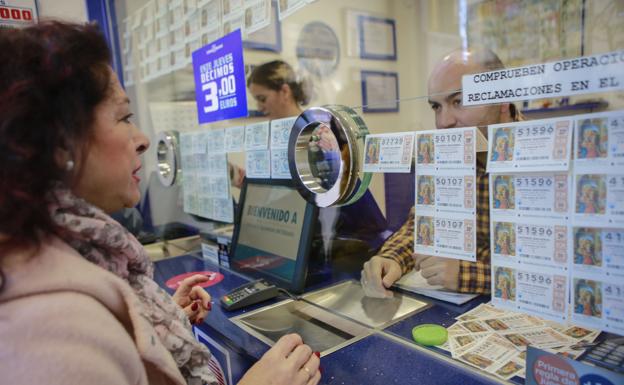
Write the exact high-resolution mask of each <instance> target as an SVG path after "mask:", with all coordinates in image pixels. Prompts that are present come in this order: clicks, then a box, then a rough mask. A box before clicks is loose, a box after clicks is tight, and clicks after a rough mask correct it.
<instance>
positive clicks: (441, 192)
mask: <svg viewBox="0 0 624 385" xmlns="http://www.w3.org/2000/svg"><path fill="white" fill-rule="evenodd" d="M476 194H477V190H476V183H475V176H474V175H458V174H455V173H450V174H445V171H439V172H438V173H437V174H436V175H417V176H416V212H417V213H421V214H423V215H425V214H431V215H435V214H436V213H440V212H449V213H452V212H458V211H460V212H465V213H469V214H473V215H474V214H475V213H476Z"/></svg>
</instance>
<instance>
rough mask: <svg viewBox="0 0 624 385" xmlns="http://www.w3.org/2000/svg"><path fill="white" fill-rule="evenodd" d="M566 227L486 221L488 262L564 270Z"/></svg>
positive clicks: (543, 223)
mask: <svg viewBox="0 0 624 385" xmlns="http://www.w3.org/2000/svg"><path fill="white" fill-rule="evenodd" d="M568 237H569V235H568V227H567V226H565V225H563V224H560V223H559V222H555V221H552V222H551V223H550V224H549V223H547V222H544V221H543V222H540V224H536V223H523V222H514V221H497V220H491V221H490V250H491V253H492V261H496V262H498V261H501V262H503V263H509V264H511V265H518V266H522V265H526V266H543V267H549V268H556V269H558V270H560V271H563V270H567V268H568V248H569V245H568Z"/></svg>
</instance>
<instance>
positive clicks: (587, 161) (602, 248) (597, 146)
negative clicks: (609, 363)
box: [568, 110, 624, 334]
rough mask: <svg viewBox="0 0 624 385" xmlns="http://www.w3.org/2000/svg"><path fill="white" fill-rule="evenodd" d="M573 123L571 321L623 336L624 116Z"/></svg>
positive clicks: (594, 117)
mask: <svg viewBox="0 0 624 385" xmlns="http://www.w3.org/2000/svg"><path fill="white" fill-rule="evenodd" d="M574 119H575V140H574V167H573V178H574V182H573V187H574V192H573V199H574V202H573V204H572V211H573V226H570V232H569V235H568V242H569V243H568V249H569V250H570V256H571V257H570V259H571V261H570V275H571V278H570V297H571V304H570V305H571V318H572V321H573V322H574V323H575V324H579V325H583V326H588V327H593V328H598V329H602V330H605V331H610V332H613V333H617V334H624V284H622V278H624V111H622V110H620V111H611V112H601V113H593V114H585V115H577V116H575V117H574Z"/></svg>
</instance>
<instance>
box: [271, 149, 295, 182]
mask: <svg viewBox="0 0 624 385" xmlns="http://www.w3.org/2000/svg"><path fill="white" fill-rule="evenodd" d="M271 178H273V179H291V178H292V177H291V175H290V168H289V166H288V149H287V148H285V149H278V150H271Z"/></svg>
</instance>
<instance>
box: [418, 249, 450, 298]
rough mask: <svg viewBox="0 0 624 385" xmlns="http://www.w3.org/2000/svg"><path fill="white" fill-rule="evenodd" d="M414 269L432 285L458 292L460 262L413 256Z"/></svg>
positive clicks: (426, 256)
mask: <svg viewBox="0 0 624 385" xmlns="http://www.w3.org/2000/svg"><path fill="white" fill-rule="evenodd" d="M412 257H413V258H414V263H415V266H414V269H415V270H416V271H418V270H420V274H421V275H422V276H423V278H425V279H426V280H427V283H428V284H430V285H441V286H444V288H445V289H448V290H451V291H457V289H458V288H459V260H457V259H451V258H442V257H432V256H430V255H422V254H416V253H414V254H412Z"/></svg>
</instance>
